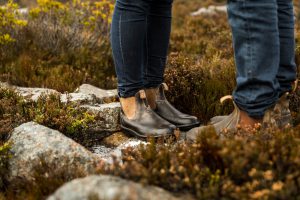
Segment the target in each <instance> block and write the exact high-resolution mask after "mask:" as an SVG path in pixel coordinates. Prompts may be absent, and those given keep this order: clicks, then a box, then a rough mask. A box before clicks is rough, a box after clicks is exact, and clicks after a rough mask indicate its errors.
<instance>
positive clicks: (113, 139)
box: [102, 132, 130, 147]
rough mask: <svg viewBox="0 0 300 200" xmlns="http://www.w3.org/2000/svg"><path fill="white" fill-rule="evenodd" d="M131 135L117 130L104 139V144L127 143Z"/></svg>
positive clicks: (117, 144) (112, 145) (111, 145)
mask: <svg viewBox="0 0 300 200" xmlns="http://www.w3.org/2000/svg"><path fill="white" fill-rule="evenodd" d="M129 138H130V137H129V136H128V135H126V134H124V133H122V132H117V133H114V134H112V135H110V136H108V137H106V138H104V139H103V141H102V144H104V145H105V146H108V147H118V146H120V145H121V144H123V143H125V142H126V141H128V140H129Z"/></svg>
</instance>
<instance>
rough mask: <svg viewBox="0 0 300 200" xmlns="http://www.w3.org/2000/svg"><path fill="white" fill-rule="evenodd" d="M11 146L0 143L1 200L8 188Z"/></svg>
mask: <svg viewBox="0 0 300 200" xmlns="http://www.w3.org/2000/svg"><path fill="white" fill-rule="evenodd" d="M10 147H11V144H9V143H2V142H0V199H1V193H2V192H3V191H4V190H5V189H6V188H7V183H6V176H7V174H8V165H9V163H8V162H9V158H10V157H11V152H10Z"/></svg>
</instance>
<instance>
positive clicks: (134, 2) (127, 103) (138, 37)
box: [111, 0, 176, 138]
mask: <svg viewBox="0 0 300 200" xmlns="http://www.w3.org/2000/svg"><path fill="white" fill-rule="evenodd" d="M151 1H152V0H117V2H116V5H115V11H114V15H113V22H112V29H111V44H112V50H113V56H114V61H115V67H116V73H117V78H118V93H119V96H120V102H121V107H122V109H121V114H120V124H121V128H122V129H123V131H125V132H128V133H130V134H133V135H135V136H139V137H145V138H146V137H149V136H153V137H161V136H166V135H170V134H172V133H173V131H174V129H175V128H176V127H175V126H174V125H172V124H170V123H169V122H167V121H165V120H164V119H162V118H161V117H159V116H158V115H157V114H155V113H154V112H153V111H152V110H151V109H149V108H148V107H147V106H146V99H145V98H146V97H145V95H144V91H143V88H144V83H143V67H144V66H143V62H144V60H145V57H144V56H145V55H144V52H145V40H146V33H147V13H148V12H149V7H150V2H151Z"/></svg>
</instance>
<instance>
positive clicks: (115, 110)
mask: <svg viewBox="0 0 300 200" xmlns="http://www.w3.org/2000/svg"><path fill="white" fill-rule="evenodd" d="M81 107H82V108H86V109H87V111H88V112H89V113H91V114H93V115H95V118H96V121H95V123H94V124H92V125H91V126H90V127H89V128H88V130H87V132H95V133H99V132H103V131H108V132H112V133H113V132H118V131H119V130H120V124H119V117H120V110H121V105H120V103H118V102H114V103H108V104H97V105H82V106H81Z"/></svg>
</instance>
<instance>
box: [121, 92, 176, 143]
mask: <svg viewBox="0 0 300 200" xmlns="http://www.w3.org/2000/svg"><path fill="white" fill-rule="evenodd" d="M135 100H136V102H135V103H136V111H135V116H134V118H133V119H128V118H127V117H126V115H125V114H124V112H123V110H122V109H121V119H120V123H121V128H122V129H123V130H124V131H125V132H127V133H129V134H131V135H133V136H138V137H141V138H147V137H154V138H157V137H164V136H169V135H172V134H173V133H174V131H175V129H176V126H174V125H173V124H171V123H169V122H168V121H166V120H164V119H163V118H161V117H160V116H158V115H157V114H156V113H155V112H154V111H153V110H152V109H151V108H150V106H148V103H147V99H146V95H145V91H144V90H141V91H139V92H138V93H136V95H135Z"/></svg>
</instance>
